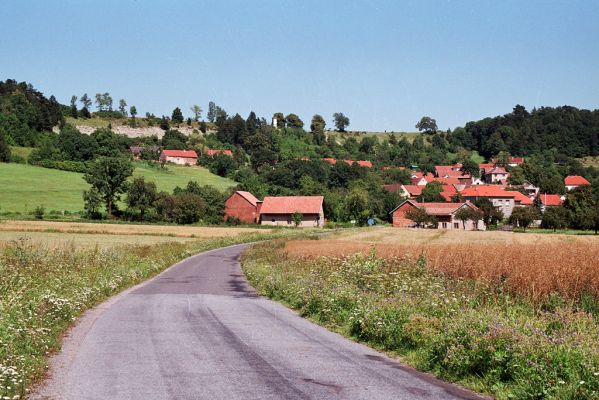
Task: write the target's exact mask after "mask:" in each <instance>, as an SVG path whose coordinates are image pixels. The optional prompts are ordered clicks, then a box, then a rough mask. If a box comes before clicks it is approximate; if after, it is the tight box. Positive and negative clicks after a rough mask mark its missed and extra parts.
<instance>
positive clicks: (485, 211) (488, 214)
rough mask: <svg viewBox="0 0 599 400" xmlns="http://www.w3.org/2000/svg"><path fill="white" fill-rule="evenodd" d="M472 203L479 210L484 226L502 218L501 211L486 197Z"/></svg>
mask: <svg viewBox="0 0 599 400" xmlns="http://www.w3.org/2000/svg"><path fill="white" fill-rule="evenodd" d="M474 205H475V206H476V207H478V209H479V210H480V211H481V213H482V220H483V224H485V226H486V227H489V226H491V225H497V223H498V222H499V221H501V220H502V219H503V213H502V212H501V211H500V210H499V209H498V208H497V207H495V206H494V205H493V203H492V202H491V200H489V199H487V198H486V197H481V198H479V199H478V200H476V202H475V203H474Z"/></svg>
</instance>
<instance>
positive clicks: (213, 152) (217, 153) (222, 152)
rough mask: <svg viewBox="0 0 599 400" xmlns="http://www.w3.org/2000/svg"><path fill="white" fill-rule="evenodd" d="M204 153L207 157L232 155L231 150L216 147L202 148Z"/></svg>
mask: <svg viewBox="0 0 599 400" xmlns="http://www.w3.org/2000/svg"><path fill="white" fill-rule="evenodd" d="M204 154H205V155H206V156H207V157H214V156H220V155H222V156H227V157H233V152H232V151H231V150H217V149H206V150H204Z"/></svg>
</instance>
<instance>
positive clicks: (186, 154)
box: [160, 150, 198, 165]
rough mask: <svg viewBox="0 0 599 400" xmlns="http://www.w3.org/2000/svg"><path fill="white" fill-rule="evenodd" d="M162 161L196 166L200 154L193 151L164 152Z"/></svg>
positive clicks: (161, 156) (161, 157)
mask: <svg viewBox="0 0 599 400" xmlns="http://www.w3.org/2000/svg"><path fill="white" fill-rule="evenodd" d="M160 161H161V162H171V163H173V164H179V165H196V164H197V163H198V154H197V153H196V152H195V151H193V150H162V152H161V153H160Z"/></svg>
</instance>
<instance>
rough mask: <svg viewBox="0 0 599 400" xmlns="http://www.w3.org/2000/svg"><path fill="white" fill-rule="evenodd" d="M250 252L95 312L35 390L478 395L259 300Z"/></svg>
mask: <svg viewBox="0 0 599 400" xmlns="http://www.w3.org/2000/svg"><path fill="white" fill-rule="evenodd" d="M243 249H244V246H234V247H229V248H225V249H220V250H215V251H211V252H208V253H204V254H200V255H197V256H195V257H191V258H189V259H187V260H185V261H183V262H181V263H179V264H176V265H175V266H173V267H171V268H170V269H168V270H167V271H165V272H164V273H162V274H161V275H159V276H157V277H156V278H154V279H152V280H150V281H148V282H146V283H145V284H142V285H140V286H137V287H135V288H133V289H132V290H129V291H127V292H125V293H123V294H121V295H119V296H117V297H116V298H113V299H112V300H110V301H108V302H106V303H104V304H102V305H101V306H99V307H97V308H95V309H94V310H92V311H90V312H88V313H87V314H86V315H85V316H84V317H83V318H81V320H80V321H79V322H78V324H77V326H76V327H75V328H74V329H73V330H72V331H71V332H70V334H69V335H68V336H67V337H66V338H65V342H64V345H63V349H62V351H61V353H60V354H58V355H57V356H56V357H54V358H53V359H52V360H51V372H50V375H49V379H47V381H46V382H45V384H44V385H43V386H42V387H41V388H39V389H38V390H37V391H36V393H34V395H33V396H32V397H33V398H52V399H69V400H70V399H73V400H84V399H103V400H104V399H111V400H118V399H127V400H137V399H140V400H141V399H143V400H147V399H226V400H236V399H479V398H481V397H479V396H477V395H476V394H473V393H471V392H468V391H466V390H463V389H461V388H458V387H457V386H454V385H450V384H447V383H444V382H441V381H439V380H436V379H434V378H432V377H431V376H429V375H427V374H423V373H420V372H417V371H414V370H412V369H410V368H408V367H405V366H403V365H401V364H399V363H397V362H395V361H393V360H391V359H389V358H388V357H386V356H385V355H384V354H381V353H378V352H376V351H374V350H371V349H369V348H368V347H366V346H363V345H360V344H357V343H354V342H352V341H350V340H347V339H345V338H343V337H342V336H340V335H338V334H335V333H331V332H329V331H327V330H326V329H324V328H321V327H319V326H317V325H315V324H313V323H311V322H309V321H307V320H305V319H303V318H301V317H298V316H297V315H296V314H295V313H294V312H292V311H290V310H288V309H287V308H285V307H283V306H282V305H280V304H278V303H275V302H272V301H270V300H267V299H264V298H261V297H258V296H256V294H255V292H254V290H253V289H252V288H251V287H250V286H249V284H248V283H247V281H246V279H245V277H244V275H243V273H242V272H241V270H240V267H239V263H238V261H237V259H238V257H239V254H240V253H241V252H242V251H243Z"/></svg>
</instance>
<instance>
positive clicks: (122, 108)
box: [119, 99, 127, 117]
mask: <svg viewBox="0 0 599 400" xmlns="http://www.w3.org/2000/svg"><path fill="white" fill-rule="evenodd" d="M119 112H120V113H121V114H123V117H126V116H127V102H126V101H125V99H120V100H119Z"/></svg>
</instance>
